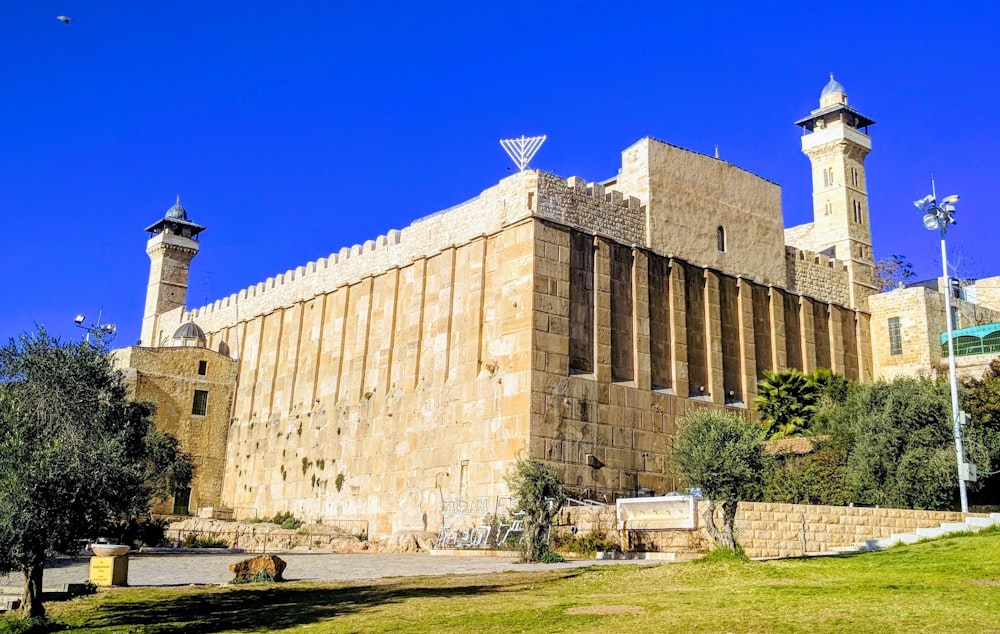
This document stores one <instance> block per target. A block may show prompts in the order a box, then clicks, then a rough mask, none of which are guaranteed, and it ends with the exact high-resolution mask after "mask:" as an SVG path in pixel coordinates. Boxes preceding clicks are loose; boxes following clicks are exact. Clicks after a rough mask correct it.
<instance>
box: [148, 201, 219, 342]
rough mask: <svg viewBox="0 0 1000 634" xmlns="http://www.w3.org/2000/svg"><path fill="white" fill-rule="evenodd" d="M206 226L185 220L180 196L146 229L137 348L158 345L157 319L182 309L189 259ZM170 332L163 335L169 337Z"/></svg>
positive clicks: (159, 334)
mask: <svg viewBox="0 0 1000 634" xmlns="http://www.w3.org/2000/svg"><path fill="white" fill-rule="evenodd" d="M204 229H205V227H203V226H201V225H199V224H197V223H194V222H191V221H190V220H188V217H187V211H186V210H185V209H184V207H181V197H180V196H177V203H176V204H174V206H173V207H171V208H170V209H168V210H167V213H166V214H165V215H164V216H163V218H161V219H160V220H157V221H156V222H155V223H153V224H151V225H150V226H148V227H146V231H148V232H150V234H151V235H150V238H149V242H147V243H146V253H147V254H149V287H148V288H147V290H146V311H145V313H144V314H143V316H142V335H141V339H140V345H143V346H154V347H155V346H159V345H161V344H162V343H163V337H162V336H161V333H159V319H160V316H161V315H163V314H164V313H167V312H170V311H171V310H174V309H176V308H180V307H183V306H184V302H185V300H186V298H187V287H188V272H189V271H190V269H191V259H192V258H194V256H195V255H196V254H197V253H198V234H199V233H201V232H202V231H203V230H204ZM172 333H173V331H172V330H171V332H170V333H165V334H166V336H168V337H169V336H170V335H171V334H172Z"/></svg>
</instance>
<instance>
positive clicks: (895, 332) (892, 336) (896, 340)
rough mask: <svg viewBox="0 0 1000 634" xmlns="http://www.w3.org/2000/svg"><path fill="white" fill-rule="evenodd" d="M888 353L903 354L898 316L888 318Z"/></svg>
mask: <svg viewBox="0 0 1000 634" xmlns="http://www.w3.org/2000/svg"><path fill="white" fill-rule="evenodd" d="M889 354H891V355H897V354H903V335H902V333H901V332H900V329H899V317H890V318H889Z"/></svg>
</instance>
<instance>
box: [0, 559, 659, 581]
mask: <svg viewBox="0 0 1000 634" xmlns="http://www.w3.org/2000/svg"><path fill="white" fill-rule="evenodd" d="M252 556H253V555H252V554H242V555H232V554H225V555H224V554H184V555H139V556H133V557H131V558H130V560H129V575H128V581H129V585H132V586H178V585H189V584H201V583H224V582H226V581H229V580H230V579H232V576H233V574H232V573H231V572H229V564H231V563H233V562H236V561H241V560H243V559H246V558H247V557H252ZM278 556H279V557H281V558H282V559H284V560H285V561H286V562H287V563H288V568H286V569H285V577H286V578H287V579H288V580H289V581H299V580H313V581H350V580H360V579H377V578H380V577H413V576H419V575H446V574H471V573H490V572H502V571H505V570H559V569H563V568H578V567H581V566H591V565H595V564H597V565H603V564H621V563H627V562H621V561H596V560H586V561H571V562H567V563H565V564H535V565H524V564H516V563H514V560H513V559H510V558H503V557H471V556H463V557H456V556H441V555H428V554H425V553H421V554H376V553H370V554H338V553H287V554H286V553H279V555H278ZM634 563H655V562H634ZM88 572H89V560H88V559H85V558H82V559H77V560H62V561H58V562H56V563H55V565H53V566H52V567H51V568H48V569H46V571H45V587H46V588H50V587H54V586H58V585H60V584H63V583H75V582H84V581H86V580H87V577H88ZM23 583H24V581H23V578H22V577H21V576H20V575H12V576H9V577H4V576H2V575H0V586H21V585H22V584H23Z"/></svg>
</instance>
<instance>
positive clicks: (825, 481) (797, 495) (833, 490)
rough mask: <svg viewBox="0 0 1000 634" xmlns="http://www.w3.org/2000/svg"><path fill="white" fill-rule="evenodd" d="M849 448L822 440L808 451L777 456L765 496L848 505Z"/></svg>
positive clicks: (788, 501) (773, 499) (794, 501)
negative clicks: (817, 445)
mask: <svg viewBox="0 0 1000 634" xmlns="http://www.w3.org/2000/svg"><path fill="white" fill-rule="evenodd" d="M847 455H848V454H847V450H846V448H844V447H842V446H835V445H832V444H830V443H822V444H821V445H820V446H819V447H817V448H816V450H815V451H813V452H812V453H808V454H805V455H783V456H775V469H774V471H773V472H772V474H771V476H770V478H768V481H767V484H766V487H765V489H764V495H763V498H764V500H765V501H767V502H783V503H786V504H829V505H833V506H845V505H847V504H848V503H849V502H850V501H851V494H852V491H851V487H850V486H849V484H848V482H847Z"/></svg>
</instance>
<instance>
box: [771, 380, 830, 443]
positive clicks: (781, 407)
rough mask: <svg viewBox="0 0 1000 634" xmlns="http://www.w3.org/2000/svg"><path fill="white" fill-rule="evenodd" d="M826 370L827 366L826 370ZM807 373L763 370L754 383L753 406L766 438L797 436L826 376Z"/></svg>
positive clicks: (813, 411)
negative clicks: (761, 375)
mask: <svg viewBox="0 0 1000 634" xmlns="http://www.w3.org/2000/svg"><path fill="white" fill-rule="evenodd" d="M827 372H828V373H829V370H827ZM811 374H812V375H810V376H807V375H804V374H802V373H801V372H799V371H798V370H796V369H795V368H790V369H788V370H782V371H781V372H769V371H765V372H764V378H763V379H761V380H760V382H759V383H758V384H757V397H756V398H755V399H754V408H755V409H756V410H757V413H758V414H760V422H761V424H762V425H763V427H764V429H765V431H766V432H767V440H775V439H778V438H787V437H789V436H801V435H802V434H803V433H804V432H805V431H806V430H807V429H808V427H809V423H810V422H811V421H812V417H813V416H814V415H815V414H816V412H817V411H818V406H817V404H818V402H819V398H820V395H821V391H820V385H819V384H821V383H822V382H824V379H826V377H825V376H819V373H818V372H817V373H811Z"/></svg>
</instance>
